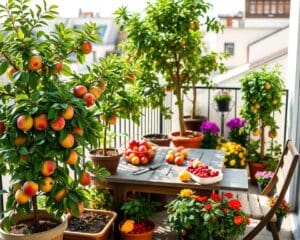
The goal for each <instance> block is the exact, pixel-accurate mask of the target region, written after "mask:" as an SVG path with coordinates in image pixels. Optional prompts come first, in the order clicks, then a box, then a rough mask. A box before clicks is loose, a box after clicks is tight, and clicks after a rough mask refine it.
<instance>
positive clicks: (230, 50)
mask: <svg viewBox="0 0 300 240" xmlns="http://www.w3.org/2000/svg"><path fill="white" fill-rule="evenodd" d="M224 51H226V52H228V53H230V55H232V56H233V55H234V43H233V42H226V43H225V44H224Z"/></svg>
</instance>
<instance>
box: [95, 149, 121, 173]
mask: <svg viewBox="0 0 300 240" xmlns="http://www.w3.org/2000/svg"><path fill="white" fill-rule="evenodd" d="M107 151H114V152H117V155H114V156H103V149H95V150H92V151H90V158H91V159H92V161H93V163H94V165H95V167H104V168H106V169H107V170H108V171H109V172H110V173H111V174H112V175H113V174H115V173H116V172H117V168H118V165H119V161H120V158H121V156H122V153H121V154H120V153H119V151H118V150H117V149H114V148H108V149H107Z"/></svg>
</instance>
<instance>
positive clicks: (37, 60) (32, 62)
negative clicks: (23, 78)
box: [28, 55, 42, 71]
mask: <svg viewBox="0 0 300 240" xmlns="http://www.w3.org/2000/svg"><path fill="white" fill-rule="evenodd" d="M28 68H29V69H30V70H31V71H38V70H40V69H41V68H42V58H41V57H40V56H38V55H34V56H31V57H30V58H29V61H28Z"/></svg>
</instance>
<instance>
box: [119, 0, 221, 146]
mask: <svg viewBox="0 0 300 240" xmlns="http://www.w3.org/2000/svg"><path fill="white" fill-rule="evenodd" d="M210 6H211V5H210V4H209V3H206V2H204V1H192V2H188V1H183V0H180V1H171V0H170V1H165V0H158V1H156V2H155V3H149V4H148V5H147V8H146V13H145V16H143V17H142V16H141V15H139V14H131V13H129V12H128V11H127V9H126V8H125V7H122V8H120V9H119V10H118V11H117V12H116V14H117V23H119V24H120V26H121V30H124V31H126V32H127V33H128V35H127V36H128V37H127V41H126V45H127V49H128V51H132V52H133V51H135V52H136V53H137V54H138V56H139V57H140V58H141V59H143V61H144V62H150V63H152V65H151V67H152V69H154V71H155V72H157V73H159V74H161V75H163V77H164V79H165V81H166V85H167V87H168V88H169V90H170V89H172V91H173V92H174V94H175V96H176V104H177V106H178V120H179V125H180V131H179V132H177V133H174V136H181V137H183V136H188V135H190V137H195V136H194V134H193V133H191V132H186V130H185V127H184V122H183V110H184V94H185V93H186V92H187V91H188V89H189V86H190V85H191V83H192V82H191V78H189V77H187V76H188V72H189V69H188V67H187V66H188V65H189V63H191V64H193V63H194V62H196V61H197V60H198V58H199V56H200V55H201V53H202V51H203V48H202V38H201V32H200V30H199V20H198V18H199V17H203V18H204V17H205V22H203V25H205V26H206V30H207V31H211V30H212V31H216V32H218V31H219V30H220V29H221V25H220V23H219V22H218V21H217V20H215V19H214V18H210V17H208V16H206V13H207V11H208V10H209V8H210ZM196 53H197V54H196ZM196 135H197V136H196V140H197V142H196V143H194V144H193V145H192V147H199V144H200V141H201V140H202V135H199V134H196ZM188 140H189V142H190V141H191V139H188ZM173 143H174V141H173ZM175 144H176V143H175Z"/></svg>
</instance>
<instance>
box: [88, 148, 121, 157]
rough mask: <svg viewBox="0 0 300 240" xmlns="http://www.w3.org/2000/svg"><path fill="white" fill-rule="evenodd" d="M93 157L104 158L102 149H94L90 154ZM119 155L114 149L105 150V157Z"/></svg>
mask: <svg viewBox="0 0 300 240" xmlns="http://www.w3.org/2000/svg"><path fill="white" fill-rule="evenodd" d="M92 154H93V155H96V156H104V154H103V149H96V150H94V151H93V152H92ZM119 154H120V153H119V152H118V151H117V150H115V149H107V150H106V156H109V157H112V156H117V155H119Z"/></svg>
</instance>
